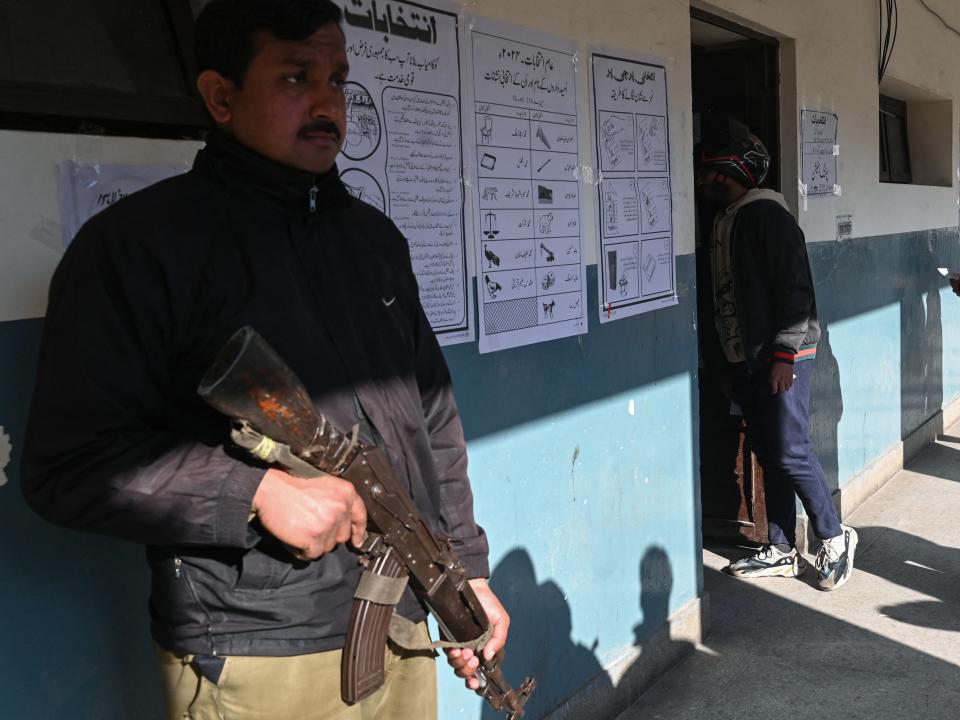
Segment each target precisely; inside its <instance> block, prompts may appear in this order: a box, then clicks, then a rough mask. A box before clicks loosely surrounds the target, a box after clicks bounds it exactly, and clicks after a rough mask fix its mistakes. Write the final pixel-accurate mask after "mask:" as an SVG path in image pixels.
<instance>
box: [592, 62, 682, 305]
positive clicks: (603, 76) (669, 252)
mask: <svg viewBox="0 0 960 720" xmlns="http://www.w3.org/2000/svg"><path fill="white" fill-rule="evenodd" d="M590 111H591V112H590V115H591V121H592V132H593V136H592V139H593V143H594V152H595V158H594V159H595V164H596V177H597V183H596V201H595V211H594V228H595V232H596V238H597V284H598V293H597V295H598V299H599V303H600V322H603V323H605V322H609V321H611V320H617V319H620V318H624V317H630V316H632V315H638V314H640V313H644V312H649V311H651V310H657V309H659V308H663V307H668V306H670V305H675V304H676V303H677V295H676V258H675V254H674V253H675V249H674V242H673V196H672V183H671V178H670V113H669V108H668V102H667V70H666V66H665V64H664V62H663V61H662V60H660V59H658V58H645V57H638V56H625V55H624V54H623V53H620V52H619V51H615V50H607V49H605V48H596V47H592V48H591V49H590Z"/></svg>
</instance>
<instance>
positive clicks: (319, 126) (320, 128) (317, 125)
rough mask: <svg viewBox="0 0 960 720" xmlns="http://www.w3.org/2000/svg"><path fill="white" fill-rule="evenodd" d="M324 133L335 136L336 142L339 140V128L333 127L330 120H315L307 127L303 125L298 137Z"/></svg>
mask: <svg viewBox="0 0 960 720" xmlns="http://www.w3.org/2000/svg"><path fill="white" fill-rule="evenodd" d="M316 132H324V133H330V134H331V135H333V136H335V137H336V138H337V140H338V141H339V140H340V128H338V127H337V126H336V125H334V124H333V123H332V122H331V121H330V120H315V121H314V122H312V123H310V124H309V125H304V126H303V127H302V128H300V136H301V137H302V136H304V135H309V134H311V133H316Z"/></svg>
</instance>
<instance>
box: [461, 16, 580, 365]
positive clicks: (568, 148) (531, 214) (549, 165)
mask: <svg viewBox="0 0 960 720" xmlns="http://www.w3.org/2000/svg"><path fill="white" fill-rule="evenodd" d="M469 27H470V33H469V41H468V43H467V48H468V61H467V64H468V66H469V67H470V68H471V70H472V77H471V84H470V88H471V96H470V102H471V111H472V114H471V116H470V117H469V118H468V120H467V121H468V122H469V123H470V127H469V129H468V132H469V133H471V134H470V135H469V136H468V137H467V138H466V139H465V141H464V145H465V146H467V147H468V148H469V150H468V162H469V163H470V165H469V172H470V174H471V177H472V178H473V181H472V183H471V184H472V186H473V191H472V193H471V195H472V205H473V208H474V210H473V213H474V217H473V226H474V244H475V248H476V249H475V253H476V255H475V258H474V262H475V267H476V272H477V297H478V309H479V328H478V330H479V333H478V334H479V338H480V352H481V353H486V352H493V351H496V350H504V349H507V348H513V347H518V346H521V345H530V344H533V343H538V342H544V341H548V340H555V339H558V338H565V337H570V336H573V335H579V334H582V333H585V332H586V331H587V324H588V323H587V315H586V313H587V310H586V299H587V295H586V290H587V288H586V285H587V284H586V264H585V252H584V247H583V233H582V227H583V224H582V218H581V206H582V203H581V200H582V188H581V185H580V154H581V149H582V147H583V138H582V137H581V131H582V128H583V123H581V122H580V114H579V102H578V93H577V82H578V72H577V49H576V44H575V43H574V42H573V41H571V40H567V39H562V38H557V37H553V36H550V35H545V34H543V33H538V32H535V31H533V30H530V29H529V28H524V27H519V26H515V25H507V24H504V23H499V22H494V21H491V20H486V19H483V18H471V22H470V26H469Z"/></svg>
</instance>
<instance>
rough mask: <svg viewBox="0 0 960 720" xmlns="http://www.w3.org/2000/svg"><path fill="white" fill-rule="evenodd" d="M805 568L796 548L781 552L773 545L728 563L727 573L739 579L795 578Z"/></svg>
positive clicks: (805, 562)
mask: <svg viewBox="0 0 960 720" xmlns="http://www.w3.org/2000/svg"><path fill="white" fill-rule="evenodd" d="M806 567H807V561H806V560H804V559H803V556H802V555H801V554H800V553H798V552H797V549H796V548H790V550H789V551H787V552H783V551H782V550H778V549H777V548H776V547H775V546H774V545H764V546H763V547H762V548H760V549H759V550H758V551H757V552H755V553H754V554H753V555H750V556H749V557H745V558H743V559H742V560H736V561H735V562H732V563H730V564H729V565H728V566H727V572H728V573H730V574H731V575H733V576H734V577H739V578H754V577H797V576H799V575H800V573H802V572H803V571H804V570H805V569H806Z"/></svg>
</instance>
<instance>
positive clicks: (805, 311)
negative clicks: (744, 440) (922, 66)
mask: <svg viewBox="0 0 960 720" xmlns="http://www.w3.org/2000/svg"><path fill="white" fill-rule="evenodd" d="M702 127H703V132H702V137H703V140H702V143H701V147H700V151H699V155H698V164H699V167H698V170H699V172H698V187H699V190H700V194H701V197H702V198H703V199H704V200H705V201H706V202H707V203H709V204H710V206H711V207H713V208H714V209H715V210H716V215H715V218H714V222H713V234H712V241H711V250H712V252H711V265H712V270H713V315H714V322H715V326H716V331H717V336H718V339H719V341H720V346H721V348H722V351H723V357H724V359H725V362H726V368H725V369H726V372H725V373H724V374H725V376H726V377H728V378H729V385H728V387H729V392H730V396H731V399H732V400H733V401H734V402H735V403H736V404H737V405H738V406H739V407H740V408H741V410H742V412H743V415H744V418H745V420H746V422H747V427H748V432H749V433H750V438H751V441H752V442H753V445H754V449H755V450H756V453H757V457H758V459H759V460H760V464H761V466H762V467H763V471H764V480H765V486H764V491H765V493H766V510H767V520H768V524H769V544H768V545H764V546H763V547H761V548H760V550H759V551H757V552H756V553H755V554H753V555H751V556H750V557H747V558H744V559H742V560H737V561H735V562H733V563H731V564H730V565H729V567H728V568H727V569H728V571H729V572H730V573H731V574H732V575H735V576H737V577H743V578H752V577H770V576H790V577H796V576H798V575H799V574H800V573H801V572H802V571H803V570H804V568H805V567H806V561H805V560H804V559H803V556H802V555H801V554H800V553H799V552H798V551H797V549H796V507H795V502H796V501H795V495H798V496H799V497H800V501H801V502H802V503H803V506H804V509H805V510H806V512H807V515H808V516H809V518H810V522H811V524H812V526H813V531H814V534H815V535H816V536H817V538H819V539H820V541H821V543H822V544H821V547H820V549H819V551H818V553H817V556H816V563H815V564H816V569H817V581H818V584H819V586H820V588H821V589H822V590H835V589H837V588H839V587H840V586H842V585H843V584H844V583H845V582H846V581H847V580H848V579H849V577H850V573H851V572H852V571H853V559H854V552H855V550H856V546H857V533H856V531H855V530H854V529H853V528H850V527H848V526H846V525H842V524H841V523H840V519H839V517H838V514H837V511H836V508H835V507H834V504H833V500H832V498H831V493H830V490H829V488H828V487H827V481H826V477H825V476H824V473H823V469H822V468H821V466H820V461H819V460H818V459H817V455H816V453H815V452H814V449H813V444H812V443H811V441H810V435H809V426H810V378H811V375H812V374H813V365H814V359H815V357H816V352H817V341H818V340H819V338H820V325H819V323H818V321H817V303H816V298H815V297H814V289H813V279H812V277H811V273H810V263H809V260H808V258H807V251H806V243H805V240H804V236H803V232H802V231H801V230H800V227H799V226H798V225H797V222H796V220H795V219H794V218H793V216H792V215H791V214H790V212H789V210H788V209H787V205H786V202H785V201H784V199H783V196H782V195H781V194H780V193H777V192H775V191H773V190H769V189H764V188H761V187H760V186H761V185H762V183H763V181H764V179H765V178H766V175H767V171H768V170H769V168H770V155H769V153H768V152H767V149H766V148H765V147H764V145H763V143H762V142H760V140H759V139H758V138H757V137H756V136H754V135H752V134H751V133H750V132H749V130H748V129H747V127H746V126H744V125H743V124H742V123H739V122H737V121H736V120H733V119H732V118H729V117H726V116H720V115H708V116H706V117H705V118H704V122H703V126H702Z"/></svg>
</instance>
